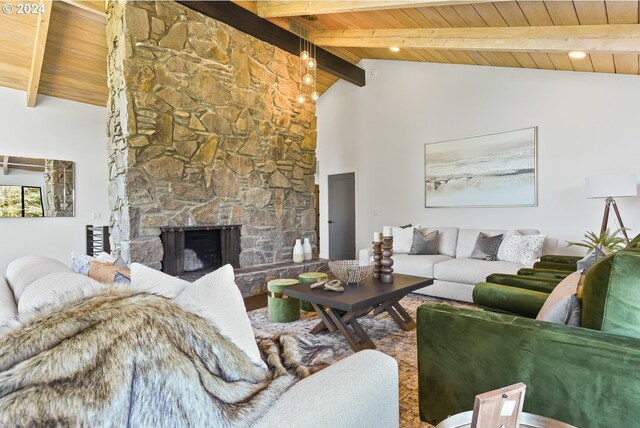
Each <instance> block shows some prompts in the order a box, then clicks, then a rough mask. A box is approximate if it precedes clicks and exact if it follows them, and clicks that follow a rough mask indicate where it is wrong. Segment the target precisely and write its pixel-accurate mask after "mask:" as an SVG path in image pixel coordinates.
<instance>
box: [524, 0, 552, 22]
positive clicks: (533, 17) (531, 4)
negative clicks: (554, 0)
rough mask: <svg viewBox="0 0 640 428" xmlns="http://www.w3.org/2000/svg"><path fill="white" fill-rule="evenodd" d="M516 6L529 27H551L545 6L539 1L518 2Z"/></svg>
mask: <svg viewBox="0 0 640 428" xmlns="http://www.w3.org/2000/svg"><path fill="white" fill-rule="evenodd" d="M518 6H520V9H521V10H522V13H524V16H525V17H526V18H527V21H528V22H529V25H531V26H540V27H543V26H547V25H553V21H552V20H551V16H549V12H548V11H547V8H546V6H545V5H544V3H543V2H541V1H519V2H518Z"/></svg>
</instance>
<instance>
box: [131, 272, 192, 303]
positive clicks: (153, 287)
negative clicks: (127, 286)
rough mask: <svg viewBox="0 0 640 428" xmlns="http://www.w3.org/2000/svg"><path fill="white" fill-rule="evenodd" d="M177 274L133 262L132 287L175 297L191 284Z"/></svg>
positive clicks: (136, 289)
mask: <svg viewBox="0 0 640 428" xmlns="http://www.w3.org/2000/svg"><path fill="white" fill-rule="evenodd" d="M189 284H190V283H189V282H188V281H184V280H182V279H180V278H176V277H175V276H171V275H167V274H166V273H163V272H160V271H159V270H155V269H151V268H150V267H147V266H145V265H141V264H140V263H132V264H131V288H132V289H133V290H134V291H144V292H145V293H153V294H157V295H159V296H163V297H167V298H169V299H173V298H174V297H177V296H178V294H180V293H182V291H184V289H185V288H186V287H187V286H188V285H189Z"/></svg>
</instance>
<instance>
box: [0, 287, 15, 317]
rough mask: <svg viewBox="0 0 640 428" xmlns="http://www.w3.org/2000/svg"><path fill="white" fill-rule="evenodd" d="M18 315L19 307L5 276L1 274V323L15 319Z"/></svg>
mask: <svg viewBox="0 0 640 428" xmlns="http://www.w3.org/2000/svg"><path fill="white" fill-rule="evenodd" d="M16 315H18V308H17V306H16V301H15V299H14V298H13V293H12V292H11V289H10V288H9V283H8V282H7V280H6V279H5V277H4V276H3V275H0V324H2V323H4V322H5V321H8V320H12V319H14V318H15V317H16Z"/></svg>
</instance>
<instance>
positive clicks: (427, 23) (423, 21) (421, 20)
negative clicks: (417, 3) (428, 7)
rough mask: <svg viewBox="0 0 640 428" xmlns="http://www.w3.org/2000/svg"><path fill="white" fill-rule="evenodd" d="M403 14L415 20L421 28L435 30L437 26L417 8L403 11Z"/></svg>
mask: <svg viewBox="0 0 640 428" xmlns="http://www.w3.org/2000/svg"><path fill="white" fill-rule="evenodd" d="M403 12H404V13H406V14H407V16H409V17H410V18H411V19H413V20H414V21H415V22H416V23H417V24H418V27H420V28H434V27H435V24H434V23H433V22H431V20H429V18H427V17H426V16H424V15H423V14H421V13H420V11H419V10H418V9H416V8H409V9H403Z"/></svg>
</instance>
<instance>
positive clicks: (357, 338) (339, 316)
mask: <svg viewBox="0 0 640 428" xmlns="http://www.w3.org/2000/svg"><path fill="white" fill-rule="evenodd" d="M393 278H394V279H393V282H392V283H386V282H382V281H380V280H379V279H373V278H371V277H369V278H367V279H365V280H364V281H362V282H361V283H360V284H359V285H356V284H349V285H346V286H345V291H344V292H343V293H336V292H334V291H327V290H320V289H315V290H312V289H311V288H309V284H301V285H294V286H293V287H286V288H285V289H284V290H283V291H282V292H283V293H284V294H286V295H287V296H290V297H294V298H296V299H300V300H304V301H307V302H309V303H311V305H312V306H313V307H314V309H315V310H316V312H318V315H319V316H320V318H321V319H322V321H321V322H320V323H319V324H318V325H316V326H315V327H314V328H312V329H311V333H312V334H316V333H319V332H321V331H323V330H329V331H330V332H335V331H336V330H337V331H339V332H340V333H342V335H343V336H344V337H345V338H346V339H347V342H349V345H351V348H352V349H353V350H354V351H356V352H357V351H360V350H362V349H374V348H375V347H376V345H375V344H374V343H373V341H372V340H371V338H370V337H369V335H368V334H367V333H366V332H365V331H364V329H363V328H362V326H361V325H360V324H359V323H358V318H360V317H363V316H365V315H367V314H369V313H370V312H373V316H376V315H379V314H381V313H383V312H387V313H388V314H389V316H390V317H391V318H392V319H393V320H394V321H395V323H396V324H398V326H399V327H400V328H401V329H402V330H404V331H409V330H413V329H414V328H416V323H415V321H414V320H413V319H412V318H411V315H409V313H408V312H407V311H406V310H405V309H404V308H403V307H402V306H401V305H400V299H402V298H403V297H404V296H406V295H407V294H409V292H411V291H413V290H417V289H419V288H423V287H426V286H428V285H431V284H433V279H431V278H423V277H420V276H411V275H400V274H393ZM349 327H350V328H349Z"/></svg>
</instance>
